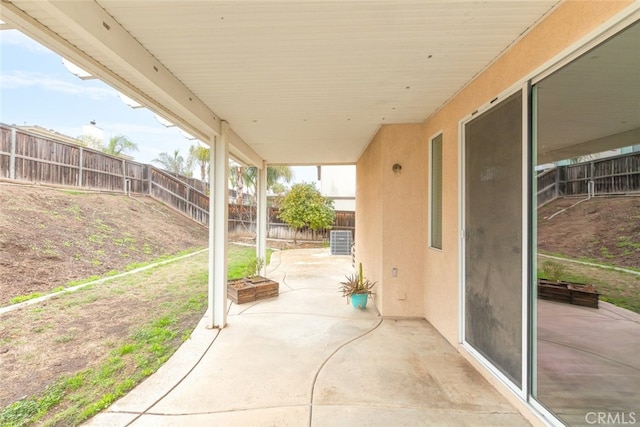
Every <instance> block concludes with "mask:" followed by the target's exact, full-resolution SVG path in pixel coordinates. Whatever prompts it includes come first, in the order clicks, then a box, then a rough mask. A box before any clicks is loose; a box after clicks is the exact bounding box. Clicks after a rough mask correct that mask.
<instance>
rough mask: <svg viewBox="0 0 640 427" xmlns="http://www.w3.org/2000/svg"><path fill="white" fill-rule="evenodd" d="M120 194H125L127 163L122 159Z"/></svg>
mask: <svg viewBox="0 0 640 427" xmlns="http://www.w3.org/2000/svg"><path fill="white" fill-rule="evenodd" d="M122 192H123V193H124V194H127V161H126V160H124V159H122Z"/></svg>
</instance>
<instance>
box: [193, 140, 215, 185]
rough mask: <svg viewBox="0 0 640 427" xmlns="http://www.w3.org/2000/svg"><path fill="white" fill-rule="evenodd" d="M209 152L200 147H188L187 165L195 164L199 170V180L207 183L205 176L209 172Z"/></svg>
mask: <svg viewBox="0 0 640 427" xmlns="http://www.w3.org/2000/svg"><path fill="white" fill-rule="evenodd" d="M210 153H211V151H210V150H209V149H208V148H205V147H203V146H201V145H198V144H196V145H192V146H191V147H189V159H188V160H187V163H188V164H190V165H192V164H195V165H196V166H197V167H198V169H200V179H201V180H202V181H207V175H208V171H209V155H210Z"/></svg>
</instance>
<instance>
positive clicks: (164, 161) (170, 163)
mask: <svg viewBox="0 0 640 427" xmlns="http://www.w3.org/2000/svg"><path fill="white" fill-rule="evenodd" d="M152 162H154V163H158V164H159V165H161V166H162V169H164V170H166V171H167V172H170V173H173V174H178V175H185V176H191V171H190V170H189V168H188V166H187V164H186V163H185V160H184V157H182V156H181V155H180V151H179V150H175V151H174V152H173V155H169V154H167V153H166V152H162V153H160V154H159V155H158V158H157V159H153V160H152Z"/></svg>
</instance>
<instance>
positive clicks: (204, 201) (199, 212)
mask: <svg viewBox="0 0 640 427" xmlns="http://www.w3.org/2000/svg"><path fill="white" fill-rule="evenodd" d="M0 178H3V179H10V180H17V181H27V182H36V183H45V184H53V185H62V186H67V187H79V188H82V189H86V190H100V191H114V192H120V193H125V194H128V193H135V194H145V195H149V196H151V197H153V198H155V199H157V200H159V201H161V202H162V203H164V204H166V205H167V206H170V207H172V208H174V209H176V210H178V211H179V212H181V213H182V214H184V215H186V216H188V217H189V218H191V219H193V220H194V221H197V222H199V223H200V224H203V225H205V226H207V225H208V224H209V196H208V193H209V184H208V183H207V182H204V181H201V180H199V179H195V178H190V177H186V176H182V175H175V174H171V173H168V172H166V171H164V170H161V169H158V168H156V167H154V166H151V165H147V164H142V163H137V162H134V161H131V160H127V159H123V158H120V157H117V156H112V155H109V154H106V153H103V152H101V151H97V150H93V149H91V148H87V147H83V146H80V145H73V144H69V143H66V142H61V141H54V140H50V139H47V138H44V137H42V136H40V135H37V134H34V133H30V132H27V131H24V130H19V129H16V128H13V127H8V126H4V125H0ZM255 218H256V214H255V206H253V207H252V206H238V205H234V204H230V205H229V232H230V233H233V234H239V235H253V234H254V233H255V230H256V226H255ZM333 229H334V230H352V233H355V215H354V212H341V211H337V212H336V219H335V221H334V228H333ZM328 233H329V232H328V230H318V231H315V232H314V231H313V230H308V229H304V230H301V232H300V233H299V234H298V238H299V239H302V240H326V239H328V236H329V234H328ZM267 237H269V238H276V239H287V240H291V239H293V237H294V231H293V230H291V229H290V228H289V227H288V226H287V225H286V224H285V223H284V222H283V221H282V220H281V219H279V218H278V215H277V209H274V208H271V209H270V210H269V222H268V226H267Z"/></svg>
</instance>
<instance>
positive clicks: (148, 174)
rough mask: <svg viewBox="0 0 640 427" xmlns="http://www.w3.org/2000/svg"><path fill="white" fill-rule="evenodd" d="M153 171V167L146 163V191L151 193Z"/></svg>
mask: <svg viewBox="0 0 640 427" xmlns="http://www.w3.org/2000/svg"><path fill="white" fill-rule="evenodd" d="M152 172H153V167H152V166H151V165H147V193H148V194H149V195H151V185H152V182H151V173H152Z"/></svg>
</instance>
